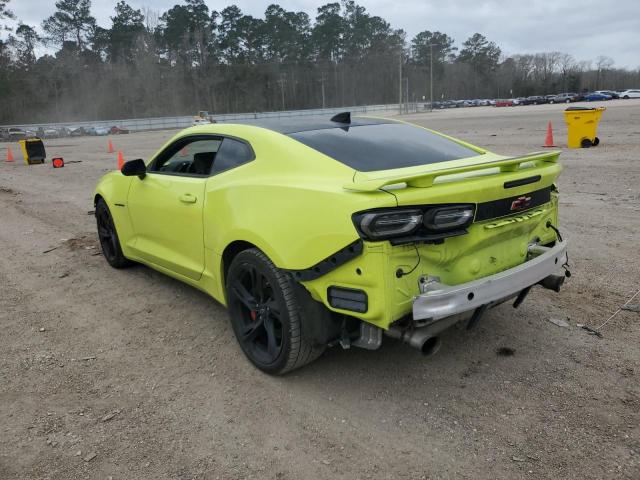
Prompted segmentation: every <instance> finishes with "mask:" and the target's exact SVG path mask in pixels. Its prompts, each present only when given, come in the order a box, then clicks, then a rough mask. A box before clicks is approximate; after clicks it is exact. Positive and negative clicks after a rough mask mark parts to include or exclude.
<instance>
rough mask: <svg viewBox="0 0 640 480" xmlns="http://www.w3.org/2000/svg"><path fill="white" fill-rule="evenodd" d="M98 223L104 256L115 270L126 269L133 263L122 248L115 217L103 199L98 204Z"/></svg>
mask: <svg viewBox="0 0 640 480" xmlns="http://www.w3.org/2000/svg"><path fill="white" fill-rule="evenodd" d="M96 223H97V226H98V238H99V240H100V248H102V255H103V256H104V258H105V259H106V260H107V263H109V265H111V266H112V267H113V268H126V267H129V266H131V265H133V262H132V261H131V260H129V259H128V258H126V257H125V256H124V254H123V253H122V248H120V239H119V238H118V232H117V231H116V225H115V223H113V217H112V216H111V212H110V211H109V207H108V206H107V203H106V202H105V201H104V200H103V199H102V198H101V199H99V200H98V202H97V203H96Z"/></svg>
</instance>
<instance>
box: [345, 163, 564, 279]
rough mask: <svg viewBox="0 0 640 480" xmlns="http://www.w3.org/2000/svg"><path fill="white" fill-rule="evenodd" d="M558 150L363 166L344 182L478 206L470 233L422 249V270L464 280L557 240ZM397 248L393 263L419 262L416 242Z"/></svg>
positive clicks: (405, 198)
mask: <svg viewBox="0 0 640 480" xmlns="http://www.w3.org/2000/svg"><path fill="white" fill-rule="evenodd" d="M558 155H559V152H558V151H549V152H534V153H531V154H527V155H523V156H519V157H504V156H499V155H495V154H492V153H485V154H482V155H479V156H474V157H471V158H468V159H461V160H455V161H451V162H443V163H438V164H431V165H425V166H422V167H411V168H409V169H398V170H388V171H384V172H381V171H378V172H358V173H356V174H355V176H354V179H353V182H352V183H349V184H348V185H345V186H344V187H345V188H346V189H349V190H354V191H358V192H363V193H364V192H372V191H377V190H386V191H389V192H391V193H393V195H394V196H395V197H396V201H397V205H398V206H418V205H438V204H454V203H473V204H475V205H476V211H475V217H474V223H473V224H471V226H469V227H468V229H467V233H466V234H465V235H461V236H457V237H452V238H446V239H445V240H444V241H443V242H442V243H439V244H438V243H436V244H421V245H419V247H418V248H419V252H420V257H421V259H422V262H421V264H420V268H418V270H417V272H416V273H418V272H420V273H421V274H428V275H435V276H438V277H440V279H441V281H442V282H443V283H445V284H448V285H456V284H460V283H464V282H468V281H472V280H476V279H478V278H482V277H485V276H488V275H492V274H495V273H498V272H501V271H503V270H506V269H508V268H512V267H514V266H516V265H519V264H521V263H522V262H524V261H525V260H526V252H527V246H528V244H529V243H531V242H539V243H541V244H545V243H550V242H553V241H554V240H555V238H556V237H555V233H554V231H553V230H552V229H550V228H548V227H547V226H546V224H547V222H549V221H550V222H551V223H553V224H554V225H557V194H556V190H555V187H554V182H555V181H556V179H557V177H558V175H559V174H560V171H561V166H560V164H559V163H558V161H557V160H558ZM394 251H395V253H394V255H392V257H393V258H391V259H390V261H391V262H392V264H393V265H394V267H393V268H402V269H403V270H405V271H406V270H407V269H410V268H411V267H412V266H413V265H414V264H415V249H413V247H411V246H409V245H404V246H398V247H396V248H395V249H394ZM412 252H413V254H412ZM405 264H406V265H405ZM412 280H415V279H411V280H408V281H412Z"/></svg>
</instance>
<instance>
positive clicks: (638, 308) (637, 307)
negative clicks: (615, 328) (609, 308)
mask: <svg viewBox="0 0 640 480" xmlns="http://www.w3.org/2000/svg"><path fill="white" fill-rule="evenodd" d="M620 309H621V310H626V311H628V312H636V313H640V303H630V304H629V305H623V306H622V307H620Z"/></svg>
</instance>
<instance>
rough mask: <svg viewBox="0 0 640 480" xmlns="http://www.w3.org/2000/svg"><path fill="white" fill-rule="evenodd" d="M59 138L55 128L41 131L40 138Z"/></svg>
mask: <svg viewBox="0 0 640 480" xmlns="http://www.w3.org/2000/svg"><path fill="white" fill-rule="evenodd" d="M59 136H60V133H59V131H58V130H57V129H55V128H45V129H44V130H43V131H42V137H41V138H58V137H59Z"/></svg>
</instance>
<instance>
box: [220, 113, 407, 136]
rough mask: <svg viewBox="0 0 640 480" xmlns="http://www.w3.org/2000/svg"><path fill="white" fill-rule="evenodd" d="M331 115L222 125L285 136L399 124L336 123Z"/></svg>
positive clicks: (375, 121)
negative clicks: (307, 132) (243, 126)
mask: <svg viewBox="0 0 640 480" xmlns="http://www.w3.org/2000/svg"><path fill="white" fill-rule="evenodd" d="M332 118H334V117H330V116H329V115H327V116H326V117H325V116H313V117H306V118H300V117H289V118H260V119H255V120H252V119H247V120H228V121H227V120H222V121H219V122H218V123H221V124H240V125H249V126H255V127H261V128H266V129H268V130H273V131H275V132H278V133H282V134H285V135H288V134H291V133H297V132H306V131H310V130H325V129H328V128H349V127H361V126H365V125H382V124H386V123H397V122H394V121H393V120H390V119H385V118H373V117H352V118H351V121H350V122H348V123H347V122H344V123H343V122H335V121H332V120H331V119H332Z"/></svg>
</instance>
